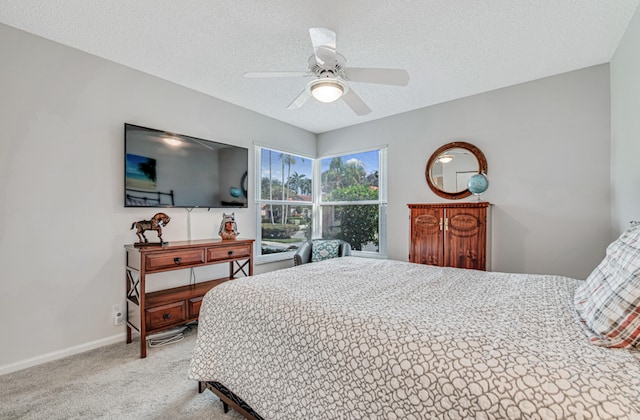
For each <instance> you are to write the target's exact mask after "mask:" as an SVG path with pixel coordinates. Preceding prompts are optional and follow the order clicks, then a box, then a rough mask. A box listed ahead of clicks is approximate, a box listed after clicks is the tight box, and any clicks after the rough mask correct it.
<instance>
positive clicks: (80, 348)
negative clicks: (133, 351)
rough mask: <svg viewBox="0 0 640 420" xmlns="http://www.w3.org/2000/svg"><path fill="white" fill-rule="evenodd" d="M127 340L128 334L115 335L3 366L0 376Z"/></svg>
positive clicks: (0, 367)
mask: <svg viewBox="0 0 640 420" xmlns="http://www.w3.org/2000/svg"><path fill="white" fill-rule="evenodd" d="M125 338H126V333H120V334H116V335H113V336H111V337H107V338H102V339H100V340H96V341H91V342H89V343H84V344H80V345H77V346H73V347H69V348H66V349H62V350H58V351H54V352H51V353H47V354H43V355H41V356H36V357H32V358H30V359H26V360H22V361H20V362H15V363H11V364H8V365H3V366H0V375H5V374H7V373H11V372H16V371H18V370H22V369H26V368H29V367H32V366H36V365H41V364H43V363H46V362H51V361H53V360H58V359H62V358H65V357H68V356H73V355H74V354H78V353H84V352H85V351H89V350H93V349H97V348H99V347H104V346H108V345H109V344H115V343H119V342H124V340H125Z"/></svg>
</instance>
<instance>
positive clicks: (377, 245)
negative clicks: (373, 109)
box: [319, 149, 387, 256]
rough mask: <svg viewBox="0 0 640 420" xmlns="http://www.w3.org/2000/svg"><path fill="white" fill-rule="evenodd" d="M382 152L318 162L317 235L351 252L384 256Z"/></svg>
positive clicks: (383, 164) (366, 152) (362, 153)
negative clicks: (343, 243)
mask: <svg viewBox="0 0 640 420" xmlns="http://www.w3.org/2000/svg"><path fill="white" fill-rule="evenodd" d="M385 169H386V149H379V150H370V151H365V152H358V153H352V154H348V155H341V156H334V157H329V158H323V159H321V160H320V184H321V187H320V190H321V194H320V200H319V201H320V213H321V219H320V232H322V234H321V235H320V236H322V238H330V239H342V240H345V241H347V242H349V244H350V245H351V248H352V249H353V250H354V251H360V252H362V253H366V254H369V255H376V254H377V255H381V256H385V255H386V237H385V235H386V229H385V227H386V206H387V194H386V174H385Z"/></svg>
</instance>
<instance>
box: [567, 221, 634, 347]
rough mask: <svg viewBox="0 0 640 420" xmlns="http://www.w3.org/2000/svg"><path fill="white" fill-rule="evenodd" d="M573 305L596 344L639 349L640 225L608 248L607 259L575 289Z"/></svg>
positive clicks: (628, 231)
mask: <svg viewBox="0 0 640 420" xmlns="http://www.w3.org/2000/svg"><path fill="white" fill-rule="evenodd" d="M574 304H575V308H576V311H577V312H578V315H579V316H580V319H581V321H582V322H583V324H584V327H586V328H585V330H586V331H587V335H588V336H589V339H590V340H591V342H592V343H593V344H596V345H599V346H604V347H638V348H640V227H633V228H631V229H629V230H627V231H626V232H624V233H623V234H622V235H621V236H620V237H619V238H618V239H617V240H615V241H614V242H612V243H611V245H609V246H608V247H607V253H606V255H605V257H604V260H602V262H601V263H600V264H599V265H598V267H596V269H595V270H593V272H592V273H591V274H590V275H589V277H588V278H587V280H586V281H585V282H584V283H583V284H581V285H580V286H578V288H577V289H576V292H575V295H574Z"/></svg>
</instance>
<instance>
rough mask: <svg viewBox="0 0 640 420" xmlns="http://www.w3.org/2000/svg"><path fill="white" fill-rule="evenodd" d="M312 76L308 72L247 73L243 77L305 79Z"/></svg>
mask: <svg viewBox="0 0 640 420" xmlns="http://www.w3.org/2000/svg"><path fill="white" fill-rule="evenodd" d="M312 75H313V74H312V73H309V72H308V71H248V72H246V73H245V74H244V77H305V76H312Z"/></svg>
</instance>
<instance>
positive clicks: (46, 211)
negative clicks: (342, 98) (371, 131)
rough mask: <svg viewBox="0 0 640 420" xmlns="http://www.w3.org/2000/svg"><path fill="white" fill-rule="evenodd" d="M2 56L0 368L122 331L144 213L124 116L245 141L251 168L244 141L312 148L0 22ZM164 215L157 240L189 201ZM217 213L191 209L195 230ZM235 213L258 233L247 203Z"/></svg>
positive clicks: (213, 103)
mask: <svg viewBox="0 0 640 420" xmlns="http://www.w3.org/2000/svg"><path fill="white" fill-rule="evenodd" d="M0 59H1V60H2V65H0V92H1V96H0V220H1V221H2V227H0V267H2V269H1V270H2V271H1V273H2V274H1V280H0V315H1V318H2V319H3V322H1V323H0V336H2V337H5V338H4V339H3V340H2V345H1V348H2V350H0V373H3V372H6V371H11V370H15V369H16V368H20V367H26V366H28V365H30V364H35V363H39V362H43V361H46V360H48V359H53V358H57V357H60V356H61V355H66V354H72V353H74V352H78V351H83V350H86V349H89V348H91V347H96V346H100V345H104V344H108V343H110V342H114V340H117V341H120V340H124V335H123V334H124V327H123V326H118V327H116V326H114V325H113V322H112V305H113V304H115V303H123V302H124V294H125V286H126V282H125V273H124V262H125V261H124V249H123V245H124V244H126V243H132V242H134V241H135V240H136V237H135V234H134V233H133V231H131V230H129V228H130V227H131V223H132V222H133V221H136V220H141V219H148V218H149V217H151V216H152V215H153V209H125V208H124V207H123V187H124V178H123V176H124V175H123V171H124V169H123V165H124V155H123V151H124V139H123V124H124V123H125V122H130V123H134V124H138V125H143V126H147V127H153V128H158V129H162V130H168V131H173V132H178V133H183V134H187V135H190V136H194V137H200V138H205V139H209V140H216V141H222V142H227V143H232V144H236V145H238V146H244V147H247V148H249V167H250V168H252V167H253V142H254V141H256V142H260V143H263V144H270V145H273V147H280V148H286V149H287V150H290V151H292V152H298V153H301V154H304V155H311V156H315V153H316V136H315V135H314V134H312V133H309V132H306V131H304V130H301V129H298V128H295V127H292V126H290V125H287V124H283V123H281V122H277V121H275V120H273V119H270V118H267V117H264V116H262V115H259V114H256V113H253V112H250V111H248V110H246V109H243V108H239V107H236V106H233V105H231V104H229V103H226V102H223V101H220V100H217V99H215V98H211V97H209V96H206V95H203V94H200V93H196V92H194V91H192V90H189V89H186V88H184V87H181V86H178V85H175V84H172V83H169V82H167V81H164V80H161V79H158V78H156V77H152V76H149V75H147V74H144V73H141V72H138V71H134V70H132V69H130V68H127V67H124V66H121V65H117V64H114V63H112V62H109V61H106V60H103V59H100V58H97V57H95V56H92V55H89V54H86V53H83V52H80V51H77V50H74V49H71V48H68V47H65V46H62V45H59V44H56V43H53V42H50V41H47V40H44V39H42V38H39V37H36V36H32V35H29V34H27V33H25V32H21V31H18V30H15V29H12V28H10V27H8V26H4V25H0ZM253 179H254V176H253V174H252V173H250V174H249V180H250V185H249V190H250V191H251V192H253V182H252V181H253ZM167 213H168V214H169V215H170V216H171V217H172V220H171V223H170V224H169V225H168V226H167V227H166V228H165V229H164V235H163V237H164V239H165V240H168V241H172V240H184V239H187V236H188V234H189V232H188V229H187V221H188V218H187V214H188V213H187V211H186V210H184V209H169V210H168V211H167ZM221 213H222V212H221V211H217V210H216V211H214V210H211V211H210V212H208V211H207V210H206V209H195V210H193V212H192V213H191V217H190V221H191V235H192V239H199V238H211V237H217V232H218V227H219V224H220V220H221ZM235 213H236V217H237V221H238V226H239V230H240V233H241V237H245V238H253V237H255V226H256V223H255V220H254V214H255V208H254V204H253V200H250V202H249V208H248V209H242V210H237V209H236V210H235ZM153 237H154V236H153V234H151V236H150V238H153ZM272 267H279V265H272ZM269 268H270V267H267V266H258V267H256V272H260V271H264V270H267V269H269ZM187 271H188V270H186V271H185V272H184V273H183V275H184V276H185V277H186V276H187V275H188V273H187ZM176 273H177V272H176ZM199 275H201V276H204V275H205V274H204V273H199ZM199 278H201V277H199ZM179 280H180V279H176V281H179ZM158 281H162V282H169V281H171V280H169V279H164V278H160V279H158ZM154 283H155V280H154Z"/></svg>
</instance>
